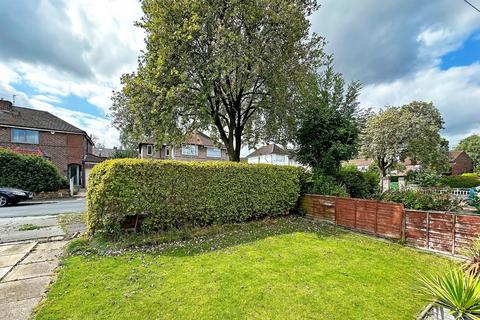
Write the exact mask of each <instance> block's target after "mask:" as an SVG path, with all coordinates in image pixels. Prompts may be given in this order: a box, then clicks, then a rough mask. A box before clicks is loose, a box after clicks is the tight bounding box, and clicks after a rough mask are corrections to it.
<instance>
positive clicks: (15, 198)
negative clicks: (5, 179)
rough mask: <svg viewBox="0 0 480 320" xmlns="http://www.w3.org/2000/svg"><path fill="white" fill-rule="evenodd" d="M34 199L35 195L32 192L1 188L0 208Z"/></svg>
mask: <svg viewBox="0 0 480 320" xmlns="http://www.w3.org/2000/svg"><path fill="white" fill-rule="evenodd" d="M32 198H33V193H32V192H30V191H25V190H21V189H15V188H4V187H0V207H5V206H6V205H7V204H17V203H19V202H20V201H25V200H28V199H32Z"/></svg>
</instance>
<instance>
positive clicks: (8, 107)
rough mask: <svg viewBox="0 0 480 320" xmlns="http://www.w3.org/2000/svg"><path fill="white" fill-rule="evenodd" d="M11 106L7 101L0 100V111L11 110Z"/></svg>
mask: <svg viewBox="0 0 480 320" xmlns="http://www.w3.org/2000/svg"><path fill="white" fill-rule="evenodd" d="M12 107H13V104H12V103H11V102H10V101H8V100H3V99H1V100H0V110H12Z"/></svg>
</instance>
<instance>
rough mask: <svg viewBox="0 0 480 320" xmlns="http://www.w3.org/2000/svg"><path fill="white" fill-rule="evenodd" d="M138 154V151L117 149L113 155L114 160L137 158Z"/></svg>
mask: <svg viewBox="0 0 480 320" xmlns="http://www.w3.org/2000/svg"><path fill="white" fill-rule="evenodd" d="M137 156H138V152H137V151H136V150H123V149H115V150H114V151H113V153H112V158H113V159H124V158H137Z"/></svg>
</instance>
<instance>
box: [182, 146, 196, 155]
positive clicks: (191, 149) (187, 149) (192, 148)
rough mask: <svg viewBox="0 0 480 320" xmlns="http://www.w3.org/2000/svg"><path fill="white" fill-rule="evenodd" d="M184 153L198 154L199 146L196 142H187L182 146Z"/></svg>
mask: <svg viewBox="0 0 480 320" xmlns="http://www.w3.org/2000/svg"><path fill="white" fill-rule="evenodd" d="M182 155H184V156H196V155H198V146H197V145H194V144H185V145H183V146H182Z"/></svg>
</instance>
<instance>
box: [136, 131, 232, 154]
mask: <svg viewBox="0 0 480 320" xmlns="http://www.w3.org/2000/svg"><path fill="white" fill-rule="evenodd" d="M138 152H139V157H140V158H142V159H171V160H173V159H175V160H182V161H211V160H217V161H219V160H222V161H228V154H227V149H226V148H225V147H218V146H216V145H215V144H214V142H213V140H212V139H211V138H210V137H209V136H207V135H206V134H204V133H201V132H198V133H195V134H192V135H191V136H190V137H189V138H188V139H186V141H185V143H183V144H181V145H180V146H172V145H166V144H163V145H162V146H161V147H160V148H158V147H155V143H154V141H153V140H152V139H148V140H147V141H144V142H140V143H139V145H138Z"/></svg>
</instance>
